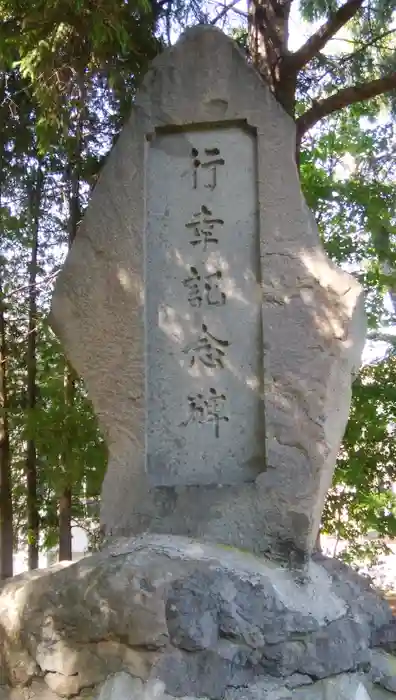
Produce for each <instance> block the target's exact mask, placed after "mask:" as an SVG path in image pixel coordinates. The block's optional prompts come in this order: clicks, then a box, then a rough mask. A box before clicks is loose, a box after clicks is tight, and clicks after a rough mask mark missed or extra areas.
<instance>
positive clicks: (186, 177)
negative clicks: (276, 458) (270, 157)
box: [145, 127, 264, 485]
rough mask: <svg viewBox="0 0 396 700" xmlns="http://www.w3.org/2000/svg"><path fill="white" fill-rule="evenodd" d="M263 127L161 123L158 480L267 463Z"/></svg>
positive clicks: (152, 185)
mask: <svg viewBox="0 0 396 700" xmlns="http://www.w3.org/2000/svg"><path fill="white" fill-rule="evenodd" d="M255 148H256V146H255V138H254V135H253V134H251V133H248V132H247V131H246V130H243V129H242V128H238V127H231V128H228V129H227V128H225V129H224V128H223V129H210V130H206V131H187V132H178V133H166V134H164V133H162V134H161V133H159V134H157V135H156V137H155V138H154V139H153V140H152V142H151V144H150V147H149V153H148V166H147V182H146V187H147V238H146V255H145V283H146V318H145V322H146V350H147V426H146V434H147V449H146V459H147V470H148V474H149V478H150V482H151V483H152V484H154V485H180V484H188V485H193V484H218V483H220V484H235V483H241V482H244V481H253V480H254V479H255V478H256V476H257V474H258V473H259V472H260V471H263V469H264V456H263V452H264V426H263V422H264V421H263V410H262V372H261V370H260V368H262V366H263V360H262V354H263V345H262V340H261V336H262V333H261V300H260V284H259V241H258V230H257V181H256V163H255Z"/></svg>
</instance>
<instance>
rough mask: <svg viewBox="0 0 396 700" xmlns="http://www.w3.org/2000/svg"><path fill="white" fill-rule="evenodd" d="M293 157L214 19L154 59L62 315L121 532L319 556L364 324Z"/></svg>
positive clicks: (106, 505)
mask: <svg viewBox="0 0 396 700" xmlns="http://www.w3.org/2000/svg"><path fill="white" fill-rule="evenodd" d="M294 153H295V128H294V124H293V122H292V120H291V119H290V117H289V116H288V115H287V114H286V113H285V112H284V111H283V109H282V107H281V106H280V105H279V104H278V103H277V102H276V101H275V99H274V97H273V96H272V95H271V93H270V91H269V89H268V88H267V87H266V86H265V85H264V84H263V82H262V81H261V79H260V77H259V76H258V74H257V73H256V72H255V71H254V69H253V68H251V67H249V66H248V65H247V63H246V61H245V58H244V56H243V55H242V53H241V52H240V51H239V49H238V48H237V46H236V45H235V43H233V41H231V40H230V39H229V38H227V37H226V36H225V35H224V34H223V33H221V32H220V31H218V30H217V29H214V28H212V27H198V28H195V29H192V30H189V31H188V32H186V34H185V35H184V36H183V37H182V38H181V39H180V40H179V41H178V43H177V44H176V46H174V47H172V48H170V49H168V50H166V51H165V52H164V53H163V54H162V55H160V56H159V57H158V58H156V59H155V61H153V63H152V66H151V68H150V70H149V72H148V73H147V75H146V77H145V80H144V82H143V85H142V87H141V89H140V92H139V94H138V96H137V98H136V102H135V105H134V108H133V112H132V115H131V118H130V120H129V121H128V123H127V124H126V126H125V127H124V129H123V131H122V133H121V135H120V138H119V139H118V141H117V144H116V146H115V147H114V149H113V151H112V153H111V154H110V157H109V158H108V160H107V162H106V165H105V166H104V168H103V171H102V173H101V175H100V178H99V181H98V183H97V185H96V187H95V190H94V192H93V195H92V199H91V202H90V205H89V207H88V210H87V212H86V214H85V216H84V220H83V222H82V224H81V226H80V229H79V232H78V235H77V237H76V240H75V242H74V244H73V246H72V248H71V250H70V252H69V254H68V257H67V259H66V263H65V265H64V268H63V270H62V272H61V274H60V275H59V278H58V280H57V283H56V288H55V293H54V297H53V304H52V312H51V323H52V326H53V328H54V330H55V332H56V333H57V334H58V336H59V338H60V339H61V341H62V343H63V345H64V347H65V350H66V353H67V356H68V358H69V360H70V361H71V363H72V364H73V366H74V368H75V370H76V371H77V372H78V373H79V375H80V376H81V377H82V378H83V380H84V382H85V386H86V388H87V390H88V393H89V396H90V398H91V399H92V402H93V406H94V409H95V411H96V413H97V415H98V418H99V422H100V426H101V428H102V431H103V434H104V435H105V438H106V440H107V444H108V448H109V464H108V469H107V474H106V477H105V480H104V484H103V492H102V510H101V517H102V523H103V525H104V527H105V530H106V532H107V533H108V534H138V533H141V532H154V533H155V532H156V533H170V534H178V535H191V536H192V537H195V538H201V539H209V540H212V541H214V542H220V543H224V544H228V545H233V546H236V547H240V548H244V549H248V550H251V551H253V552H256V553H267V554H272V555H274V556H275V555H277V556H279V555H280V556H284V557H287V556H289V557H290V556H292V558H294V560H301V558H302V559H304V558H305V557H306V556H307V555H309V553H310V552H311V551H312V548H313V545H314V542H315V538H316V535H317V532H318V527H319V523H320V517H321V513H322V508H323V503H324V498H325V495H326V492H327V490H328V488H329V486H330V484H331V479H332V475H333V471H334V466H335V461H336V457H337V452H338V450H339V447H340V442H341V439H342V436H343V433H344V430H345V425H346V421H347V417H348V410H349V406H350V396H351V377H352V375H353V373H354V372H355V371H356V370H357V368H358V366H359V362H360V356H361V351H362V347H363V343H364V337H365V320H364V311H363V295H362V290H361V288H360V286H359V284H358V283H357V282H356V281H355V279H354V278H353V277H351V276H350V275H349V274H347V273H345V272H343V271H341V270H340V269H338V268H337V267H335V265H333V263H332V262H330V260H329V259H328V258H327V256H326V254H325V252H324V250H323V248H322V245H321V243H320V240H319V234H318V230H317V227H316V225H315V222H314V219H313V217H312V215H311V213H310V212H309V211H308V209H307V207H306V204H305V202H304V199H303V197H302V194H301V190H300V184H299V178H298V174H297V169H296V165H295V162H294Z"/></svg>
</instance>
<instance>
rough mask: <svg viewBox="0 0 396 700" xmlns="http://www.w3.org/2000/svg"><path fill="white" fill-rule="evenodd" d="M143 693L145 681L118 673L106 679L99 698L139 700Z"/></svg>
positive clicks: (98, 699)
mask: <svg viewBox="0 0 396 700" xmlns="http://www.w3.org/2000/svg"><path fill="white" fill-rule="evenodd" d="M143 695H144V694H143V683H142V681H141V680H140V679H139V678H132V676H130V675H129V674H128V673H117V674H116V675H115V676H110V677H109V678H108V679H107V680H106V681H105V683H104V684H103V686H102V688H101V690H100V693H99V695H98V697H97V700H138V698H141V697H143Z"/></svg>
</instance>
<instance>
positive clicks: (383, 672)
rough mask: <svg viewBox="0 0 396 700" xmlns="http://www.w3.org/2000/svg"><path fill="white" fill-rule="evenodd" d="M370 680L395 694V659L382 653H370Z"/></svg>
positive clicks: (374, 651) (375, 651)
mask: <svg viewBox="0 0 396 700" xmlns="http://www.w3.org/2000/svg"><path fill="white" fill-rule="evenodd" d="M370 677H371V680H372V681H373V683H377V684H378V685H381V686H382V687H383V688H385V690H389V691H391V692H392V693H396V658H395V657H394V656H392V655H391V654H387V653H386V652H384V651H377V650H373V651H371V673H370Z"/></svg>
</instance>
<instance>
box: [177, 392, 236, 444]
mask: <svg viewBox="0 0 396 700" xmlns="http://www.w3.org/2000/svg"><path fill="white" fill-rule="evenodd" d="M187 400H188V407H189V417H188V418H187V420H186V421H184V422H183V423H181V425H182V426H184V427H185V426H187V425H189V424H190V423H200V424H203V423H214V428H215V436H216V438H218V437H220V421H224V422H225V423H228V421H229V418H228V416H227V415H225V414H224V403H225V401H226V397H225V394H218V393H217V391H216V389H214V388H210V389H209V395H207V396H206V397H205V396H204V394H202V393H198V394H190V395H189V396H188V397H187Z"/></svg>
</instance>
